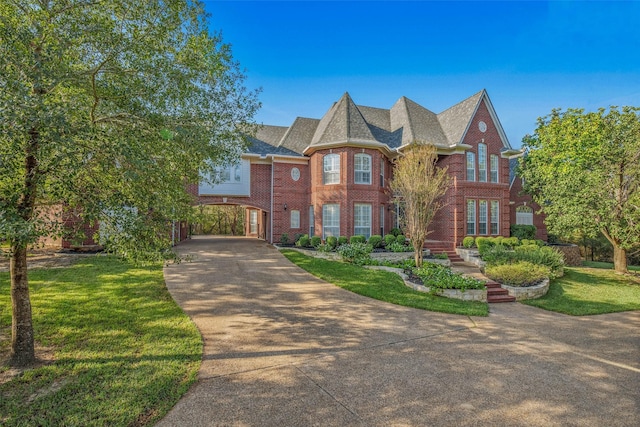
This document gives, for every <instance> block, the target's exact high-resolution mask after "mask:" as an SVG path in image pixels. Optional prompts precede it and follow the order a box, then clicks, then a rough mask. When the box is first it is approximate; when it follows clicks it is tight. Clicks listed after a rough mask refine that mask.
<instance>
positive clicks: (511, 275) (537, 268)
mask: <svg viewBox="0 0 640 427" xmlns="http://www.w3.org/2000/svg"><path fill="white" fill-rule="evenodd" d="M484 273H485V275H486V276H487V277H488V278H489V279H491V280H495V281H496V282H498V283H501V284H503V285H507V286H518V287H526V286H533V285H537V284H538V283H540V282H541V281H542V280H544V279H546V278H547V277H549V275H550V273H551V272H550V270H549V268H548V267H546V266H544V265H538V264H533V263H531V262H528V261H518V262H515V263H513V264H502V265H493V266H487V267H486V268H485V272H484Z"/></svg>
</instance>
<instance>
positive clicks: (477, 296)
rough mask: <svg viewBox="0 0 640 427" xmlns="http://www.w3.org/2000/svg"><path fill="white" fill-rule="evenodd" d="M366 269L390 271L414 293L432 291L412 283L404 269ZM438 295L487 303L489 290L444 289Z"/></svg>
mask: <svg viewBox="0 0 640 427" xmlns="http://www.w3.org/2000/svg"><path fill="white" fill-rule="evenodd" d="M365 268H369V269H371V270H384V271H390V272H392V273H396V274H397V275H399V276H400V277H402V281H403V282H404V284H405V286H408V287H410V288H411V289H413V290H414V291H418V292H424V293H429V292H430V289H429V288H428V287H426V286H424V285H419V284H417V283H413V282H410V281H409V280H408V279H409V277H408V276H407V275H406V274H404V272H403V271H402V269H400V268H393V267H385V266H381V265H365ZM436 295H439V296H442V297H446V298H454V299H459V300H462V301H482V302H487V290H486V289H467V290H466V291H461V290H459V289H442V290H440V291H437V292H436Z"/></svg>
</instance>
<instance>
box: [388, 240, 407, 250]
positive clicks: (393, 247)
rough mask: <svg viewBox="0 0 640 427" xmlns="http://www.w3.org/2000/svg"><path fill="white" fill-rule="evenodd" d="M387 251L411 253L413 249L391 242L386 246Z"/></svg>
mask: <svg viewBox="0 0 640 427" xmlns="http://www.w3.org/2000/svg"><path fill="white" fill-rule="evenodd" d="M387 250H388V251H391V252H408V251H412V250H413V249H412V248H410V247H409V246H407V245H401V244H400V243H398V242H393V243H390V244H388V245H387Z"/></svg>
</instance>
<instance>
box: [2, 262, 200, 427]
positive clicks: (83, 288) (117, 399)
mask: <svg viewBox="0 0 640 427" xmlns="http://www.w3.org/2000/svg"><path fill="white" fill-rule="evenodd" d="M30 289H31V302H32V309H33V320H34V331H35V339H36V341H37V343H38V344H39V345H41V346H44V347H47V348H50V349H52V351H53V353H54V362H53V363H52V364H49V365H45V366H40V367H37V368H34V369H30V370H26V371H25V372H24V373H23V374H22V375H18V376H16V377H14V378H13V379H11V380H9V381H8V382H5V383H3V384H0V425H3V426H35V425H41V426H45V425H65V426H98V425H100V426H104V425H109V426H141V425H153V424H154V423H155V422H157V421H158V420H159V419H160V418H161V417H162V416H164V415H165V414H166V413H167V412H168V411H169V409H171V407H172V406H173V405H174V404H175V403H176V402H177V401H178V399H179V398H180V397H181V396H182V395H183V394H184V393H185V392H186V391H187V390H188V388H189V386H190V385H191V384H192V383H193V382H194V381H195V378H196V374H197V371H198V368H199V366H200V360H201V356H202V341H201V338H200V335H199V333H198V331H197V329H196V327H195V325H194V324H193V323H192V322H191V321H190V320H189V318H188V317H187V316H186V315H185V314H184V313H183V312H182V310H181V309H180V308H179V307H178V306H177V305H176V304H175V302H174V301H173V300H172V299H171V297H170V295H169V293H168V291H167V289H166V287H165V284H164V280H163V277H162V267H161V266H160V265H155V266H153V267H145V268H138V267H132V266H131V265H129V264H126V263H123V262H121V261H119V260H117V259H115V258H112V257H104V256H94V257H89V258H85V259H84V260H82V261H80V262H78V263H76V264H74V265H73V266H71V267H66V268H58V269H39V270H33V271H31V272H30ZM10 316H11V303H10V298H9V275H8V273H0V359H6V357H7V355H8V352H9V342H8V341H9V337H10V334H11V331H10V324H11V317H10ZM6 371H7V368H6V367H0V373H2V372H5V373H6Z"/></svg>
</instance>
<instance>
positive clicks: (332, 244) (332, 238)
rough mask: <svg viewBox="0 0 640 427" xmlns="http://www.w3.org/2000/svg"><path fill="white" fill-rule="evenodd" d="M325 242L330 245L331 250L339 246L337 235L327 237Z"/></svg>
mask: <svg viewBox="0 0 640 427" xmlns="http://www.w3.org/2000/svg"><path fill="white" fill-rule="evenodd" d="M325 244H326V245H327V246H329V247H330V248H331V250H334V249H335V248H337V247H338V238H337V237H336V236H329V237H327V239H326V241H325Z"/></svg>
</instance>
